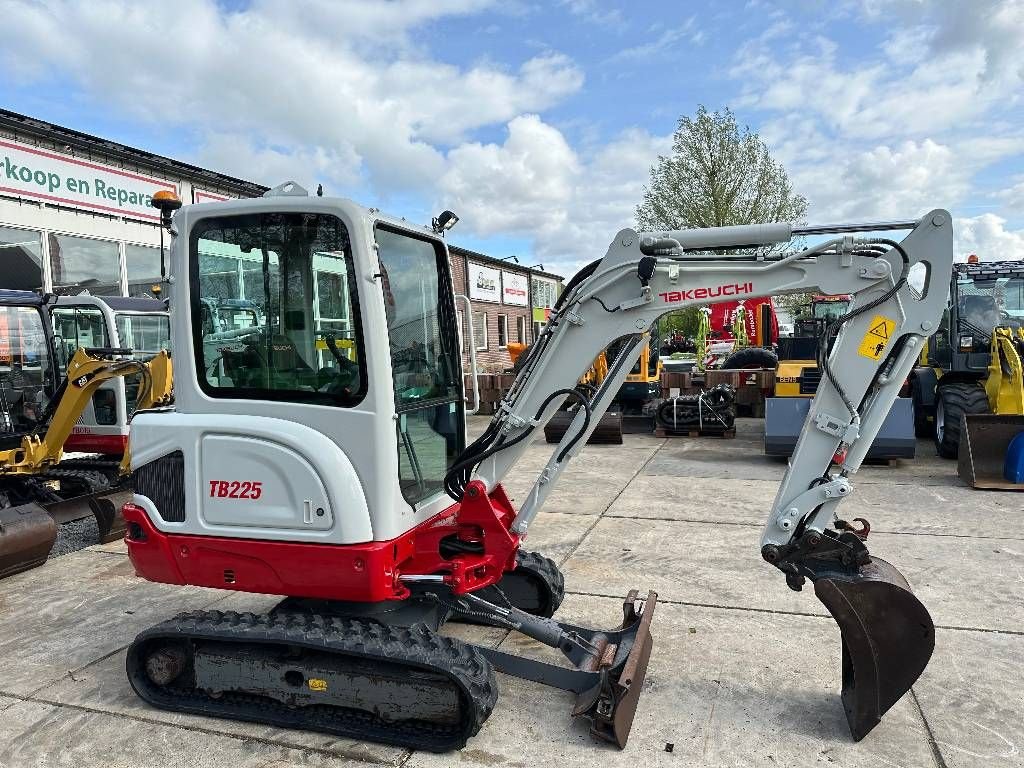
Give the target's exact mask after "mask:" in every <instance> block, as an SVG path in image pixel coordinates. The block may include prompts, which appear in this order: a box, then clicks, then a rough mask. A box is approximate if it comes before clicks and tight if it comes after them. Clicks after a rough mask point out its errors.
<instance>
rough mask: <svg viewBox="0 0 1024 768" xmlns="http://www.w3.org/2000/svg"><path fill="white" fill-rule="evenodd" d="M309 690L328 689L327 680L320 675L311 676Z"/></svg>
mask: <svg viewBox="0 0 1024 768" xmlns="http://www.w3.org/2000/svg"><path fill="white" fill-rule="evenodd" d="M308 682H309V690H311V691H326V690H327V681H326V680H321V679H320V678H319V677H311V678H309V681H308Z"/></svg>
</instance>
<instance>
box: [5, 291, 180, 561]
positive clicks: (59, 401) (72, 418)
mask: <svg viewBox="0 0 1024 768" xmlns="http://www.w3.org/2000/svg"><path fill="white" fill-rule="evenodd" d="M47 300H48V298H44V297H42V296H40V295H38V294H35V293H30V292H24V291H0V577H4V576H9V575H11V574H13V573H18V572H20V571H24V570H27V569H29V568H33V567H35V566H37V565H39V564H41V563H42V562H44V561H45V560H46V558H47V557H48V555H49V552H50V549H51V548H52V546H53V542H54V539H55V537H56V535H57V528H56V524H55V522H54V520H53V518H52V517H51V516H52V515H53V516H56V517H58V518H59V519H62V520H69V519H77V518H78V517H81V516H82V515H83V514H84V515H88V514H89V511H88V510H89V507H88V506H86V503H87V502H88V501H90V500H91V499H92V498H93V497H94V496H95V495H96V494H103V493H108V492H110V491H111V490H112V476H111V473H110V472H109V471H108V469H107V467H105V466H103V467H96V466H92V465H91V464H89V463H88V462H85V463H80V462H62V461H61V459H62V458H63V453H64V447H65V445H66V444H67V440H68V438H69V437H70V436H71V434H72V431H73V429H74V427H75V424H76V423H77V422H78V420H79V418H80V417H81V415H82V413H83V412H84V410H85V409H86V407H87V406H88V404H89V403H90V402H91V401H92V399H93V396H94V395H95V392H96V390H97V389H98V388H99V387H100V386H102V385H103V384H104V383H105V382H108V381H111V380H114V379H118V378H122V377H124V376H128V375H139V376H141V377H142V383H141V385H140V393H139V402H140V405H141V407H149V406H152V405H154V404H157V403H163V402H166V401H167V400H168V399H169V395H170V360H169V358H167V356H166V353H160V355H158V357H157V358H156V359H155V360H154V361H150V362H147V363H143V362H140V361H137V360H133V359H130V356H128V355H127V353H128V352H130V350H121V349H111V348H109V347H104V348H98V349H88V350H86V349H83V348H78V349H77V350H76V351H75V353H74V355H73V356H72V357H71V359H70V360H69V361H68V362H67V364H66V366H65V370H66V373H67V375H66V376H61V374H60V370H59V367H58V364H57V358H58V355H57V350H56V347H55V346H54V339H53V336H52V334H51V332H50V325H49V322H48V318H47V311H48V307H47ZM126 357H127V359H126ZM124 467H125V471H126V470H127V463H125V464H124ZM121 474H124V473H119V472H117V470H116V469H115V471H114V473H113V480H114V482H116V479H117V478H118V477H119V476H120V475H121ZM68 507H72V508H74V509H81V510H82V511H81V513H77V512H74V511H73V510H69V509H68ZM98 522H99V523H101V527H102V526H103V525H104V524H107V525H109V524H112V522H113V521H112V520H109V521H108V520H107V519H106V518H105V517H104V518H103V519H100V520H98Z"/></svg>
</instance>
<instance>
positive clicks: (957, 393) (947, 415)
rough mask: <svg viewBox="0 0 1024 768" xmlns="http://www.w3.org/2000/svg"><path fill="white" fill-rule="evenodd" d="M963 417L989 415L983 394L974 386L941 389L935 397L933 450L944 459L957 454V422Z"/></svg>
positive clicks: (969, 384) (954, 386) (963, 384)
mask: <svg viewBox="0 0 1024 768" xmlns="http://www.w3.org/2000/svg"><path fill="white" fill-rule="evenodd" d="M965 413H967V414H972V413H988V395H986V394H985V390H984V389H982V388H981V387H980V386H978V385H977V384H975V383H973V382H956V383H955V384H947V385H946V386H940V387H939V391H938V392H937V393H936V397H935V450H936V451H937V452H938V454H939V456H941V457H942V458H944V459H955V458H957V456H958V455H959V453H960V418H961V416H963V414H965Z"/></svg>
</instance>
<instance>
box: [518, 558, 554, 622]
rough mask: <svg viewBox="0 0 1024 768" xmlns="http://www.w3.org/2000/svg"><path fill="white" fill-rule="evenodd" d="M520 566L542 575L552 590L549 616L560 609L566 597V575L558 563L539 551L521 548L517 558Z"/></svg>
mask: <svg viewBox="0 0 1024 768" xmlns="http://www.w3.org/2000/svg"><path fill="white" fill-rule="evenodd" d="M516 563H517V565H518V568H524V569H526V570H527V571H530V572H531V573H534V574H536V575H538V576H540V577H541V578H542V579H543V580H544V583H545V584H547V585H548V589H550V590H551V605H552V608H551V613H549V614H548V618H550V617H551V615H552V614H554V612H555V611H557V610H558V607H559V606H560V605H561V604H562V600H564V599H565V576H563V575H562V572H561V571H560V570H559V569H558V565H557V564H556V563H555V561H554V560H552V559H551V558H550V557H544V555H542V554H540V553H539V552H527V551H526V550H523V549H521V550H519V554H518V556H517V558H516Z"/></svg>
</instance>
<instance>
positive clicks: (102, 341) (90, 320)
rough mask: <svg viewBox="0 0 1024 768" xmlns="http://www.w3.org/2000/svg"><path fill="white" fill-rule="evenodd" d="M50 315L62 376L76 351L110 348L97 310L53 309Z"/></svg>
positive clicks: (105, 325) (89, 307) (104, 323)
mask: <svg viewBox="0 0 1024 768" xmlns="http://www.w3.org/2000/svg"><path fill="white" fill-rule="evenodd" d="M51 315H52V317H53V336H54V342H56V347H57V359H58V360H57V362H58V364H59V366H60V372H61V374H62V375H63V374H64V373H65V372H66V371H67V366H68V363H69V362H71V358H72V357H74V354H75V352H76V351H77V350H79V349H91V348H94V347H109V346H110V338H109V336H108V335H107V323H106V321H105V320H104V318H103V312H101V311H100V310H99V308H97V307H91V306H80V307H73V306H72V307H54V308H53V311H52V313H51Z"/></svg>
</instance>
